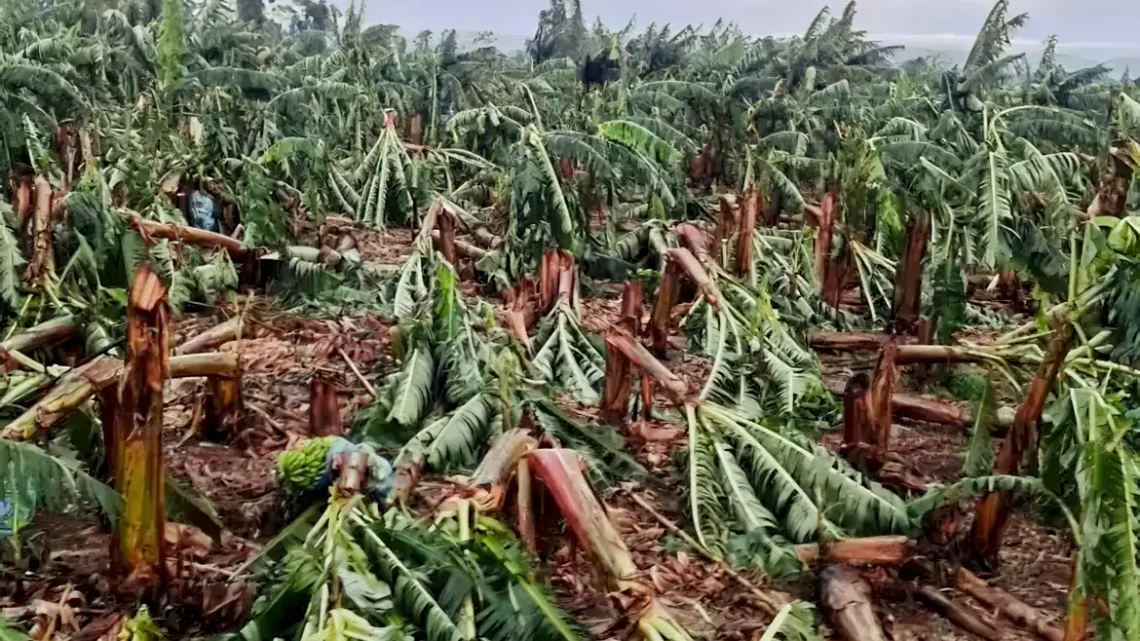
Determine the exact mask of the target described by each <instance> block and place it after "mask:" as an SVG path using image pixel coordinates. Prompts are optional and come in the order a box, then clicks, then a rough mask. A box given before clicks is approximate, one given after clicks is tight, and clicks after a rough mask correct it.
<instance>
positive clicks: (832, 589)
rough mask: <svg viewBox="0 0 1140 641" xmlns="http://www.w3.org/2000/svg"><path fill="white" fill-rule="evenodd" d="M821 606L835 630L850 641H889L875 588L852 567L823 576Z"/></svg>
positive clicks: (833, 569) (835, 567) (828, 570)
mask: <svg viewBox="0 0 1140 641" xmlns="http://www.w3.org/2000/svg"><path fill="white" fill-rule="evenodd" d="M819 583H820V586H819V589H820V602H821V604H822V605H823V608H824V610H826V611H827V614H828V619H829V620H830V622H831V627H832V628H834V629H835V631H836V632H837V633H838V634H839V637H840V638H841V639H845V640H846V641H887V635H886V634H885V633H884V632H883V626H882V625H880V624H879V619H878V617H876V616H875V606H874V601H873V597H872V592H871V584H870V583H868V582H867V580H866V579H864V578H863V574H862V573H861V572H860V571H859V570H856V569H855V568H853V567H851V566H849V565H833V566H830V567H828V568H826V569H824V571H823V572H821V573H820V575H819Z"/></svg>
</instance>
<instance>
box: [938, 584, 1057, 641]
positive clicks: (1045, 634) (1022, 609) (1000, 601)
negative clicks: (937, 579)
mask: <svg viewBox="0 0 1140 641" xmlns="http://www.w3.org/2000/svg"><path fill="white" fill-rule="evenodd" d="M954 585H955V586H956V587H957V588H958V589H959V590H961V591H963V592H965V593H966V594H969V595H970V596H972V597H974V598H975V599H977V600H978V601H981V602H982V603H984V604H985V605H988V606H989V607H991V608H993V609H995V610H997V611H998V612H999V613H1001V615H1002V616H1004V617H1005V618H1007V619H1009V620H1010V621H1012V622H1014V623H1016V624H1017V625H1019V626H1021V627H1023V628H1025V629H1026V630H1029V631H1031V632H1033V633H1034V634H1036V635H1038V636H1040V637H1042V638H1044V639H1048V641H1063V640H1064V638H1065V631H1064V630H1063V629H1062V628H1060V627H1059V626H1057V625H1055V624H1054V623H1053V621H1052V619H1051V617H1049V616H1047V615H1046V614H1045V613H1044V612H1042V611H1040V610H1038V609H1037V608H1034V607H1033V606H1031V605H1029V604H1027V603H1025V602H1024V601H1021V600H1020V599H1018V598H1017V597H1015V596H1013V595H1012V594H1010V593H1008V592H1006V591H1004V590H1000V589H998V588H995V587H993V586H991V585H990V584H988V583H986V582H985V581H983V580H982V579H981V578H979V577H978V576H977V575H976V574H974V573H973V572H971V571H969V570H967V569H966V568H958V571H957V573H956V574H955V575H954Z"/></svg>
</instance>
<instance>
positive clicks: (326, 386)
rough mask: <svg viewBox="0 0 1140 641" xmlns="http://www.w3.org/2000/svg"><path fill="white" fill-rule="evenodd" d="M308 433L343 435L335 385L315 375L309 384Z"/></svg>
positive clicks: (315, 434) (314, 434)
mask: <svg viewBox="0 0 1140 641" xmlns="http://www.w3.org/2000/svg"><path fill="white" fill-rule="evenodd" d="M309 434H310V435H312V436H343V435H344V427H343V426H342V425H341V421H340V405H338V404H337V398H336V386H335V385H333V384H332V383H330V382H328V381H326V380H324V379H323V378H321V377H319V376H317V377H314V378H313V380H312V382H311V383H310V384H309Z"/></svg>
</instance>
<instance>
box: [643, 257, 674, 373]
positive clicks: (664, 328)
mask: <svg viewBox="0 0 1140 641" xmlns="http://www.w3.org/2000/svg"><path fill="white" fill-rule="evenodd" d="M680 288H681V272H680V271H679V270H678V269H677V267H676V265H675V264H674V263H673V261H667V262H666V266H665V273H664V274H662V275H661V280H660V281H659V282H658V283H657V302H656V303H655V304H654V306H653V316H652V318H650V320H649V338H650V341H651V342H652V344H653V353H654V354H656V355H657V356H659V357H661V356H664V355H665V352H666V350H667V348H668V342H669V320H670V315H671V314H672V313H673V306H674V305H676V304H677V294H678V292H679V290H680Z"/></svg>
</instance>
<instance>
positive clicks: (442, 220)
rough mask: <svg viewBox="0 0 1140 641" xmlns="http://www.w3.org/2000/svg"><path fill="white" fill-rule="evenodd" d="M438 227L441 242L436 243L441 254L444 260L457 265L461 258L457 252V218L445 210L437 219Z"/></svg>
mask: <svg viewBox="0 0 1140 641" xmlns="http://www.w3.org/2000/svg"><path fill="white" fill-rule="evenodd" d="M436 227H437V228H438V229H439V240H438V241H437V242H436V247H437V248H438V249H439V253H441V254H443V258H444V260H446V261H447V262H449V263H451V264H452V265H456V264H457V261H458V259H459V256H458V254H457V253H456V250H455V217H454V216H452V215H451V213H450V212H448V211H447V210H446V209H444V210H443V211H441V212H439V216H438V217H437V218H436Z"/></svg>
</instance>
